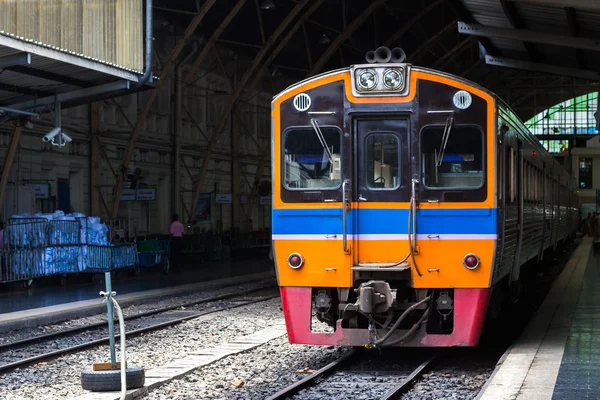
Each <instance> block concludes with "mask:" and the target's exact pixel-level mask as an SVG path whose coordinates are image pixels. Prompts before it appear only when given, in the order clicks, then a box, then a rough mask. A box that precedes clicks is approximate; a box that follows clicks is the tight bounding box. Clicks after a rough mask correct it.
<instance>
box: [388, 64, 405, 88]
mask: <svg viewBox="0 0 600 400" xmlns="http://www.w3.org/2000/svg"><path fill="white" fill-rule="evenodd" d="M403 83H404V76H403V75H402V74H401V73H400V71H398V70H396V69H388V70H387V71H385V73H384V74H383V84H384V85H385V86H386V87H387V88H389V89H398V88H399V87H401V86H402V84H403Z"/></svg>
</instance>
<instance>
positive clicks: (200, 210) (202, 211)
mask: <svg viewBox="0 0 600 400" xmlns="http://www.w3.org/2000/svg"><path fill="white" fill-rule="evenodd" d="M211 200H212V198H211V193H200V198H199V199H198V204H197V205H196V212H195V213H194V217H195V219H196V221H210V206H211V204H210V203H211Z"/></svg>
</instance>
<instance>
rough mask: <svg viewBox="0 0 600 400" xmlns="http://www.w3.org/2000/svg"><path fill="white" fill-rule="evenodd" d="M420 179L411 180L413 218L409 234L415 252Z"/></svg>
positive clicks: (412, 250)
mask: <svg viewBox="0 0 600 400" xmlns="http://www.w3.org/2000/svg"><path fill="white" fill-rule="evenodd" d="M418 182H419V181H418V180H417V179H413V180H412V182H411V202H410V208H411V214H412V215H411V219H412V232H410V231H409V232H408V234H409V235H411V236H412V243H411V246H412V247H411V252H413V253H415V251H416V249H417V189H416V186H417V183H418Z"/></svg>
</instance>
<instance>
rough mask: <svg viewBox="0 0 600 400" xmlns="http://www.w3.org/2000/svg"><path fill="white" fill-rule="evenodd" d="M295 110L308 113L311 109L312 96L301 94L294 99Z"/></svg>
mask: <svg viewBox="0 0 600 400" xmlns="http://www.w3.org/2000/svg"><path fill="white" fill-rule="evenodd" d="M294 108H296V110H298V111H306V110H308V109H309V108H310V96H309V95H307V94H306V93H300V94H298V95H296V97H294Z"/></svg>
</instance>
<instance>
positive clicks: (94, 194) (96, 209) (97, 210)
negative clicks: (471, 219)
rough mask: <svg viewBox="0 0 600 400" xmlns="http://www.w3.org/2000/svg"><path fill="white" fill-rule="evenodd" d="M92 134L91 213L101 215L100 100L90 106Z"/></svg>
mask: <svg viewBox="0 0 600 400" xmlns="http://www.w3.org/2000/svg"><path fill="white" fill-rule="evenodd" d="M90 136H91V140H90V142H91V143H90V147H91V149H90V169H91V172H90V186H91V190H90V196H91V209H90V215H95V216H101V215H102V214H101V213H102V200H101V194H100V185H101V183H102V182H101V176H100V168H101V163H102V152H101V149H100V148H101V146H102V145H101V144H100V103H98V102H96V103H92V104H91V106H90ZM95 189H97V190H95ZM106 211H108V210H106Z"/></svg>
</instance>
